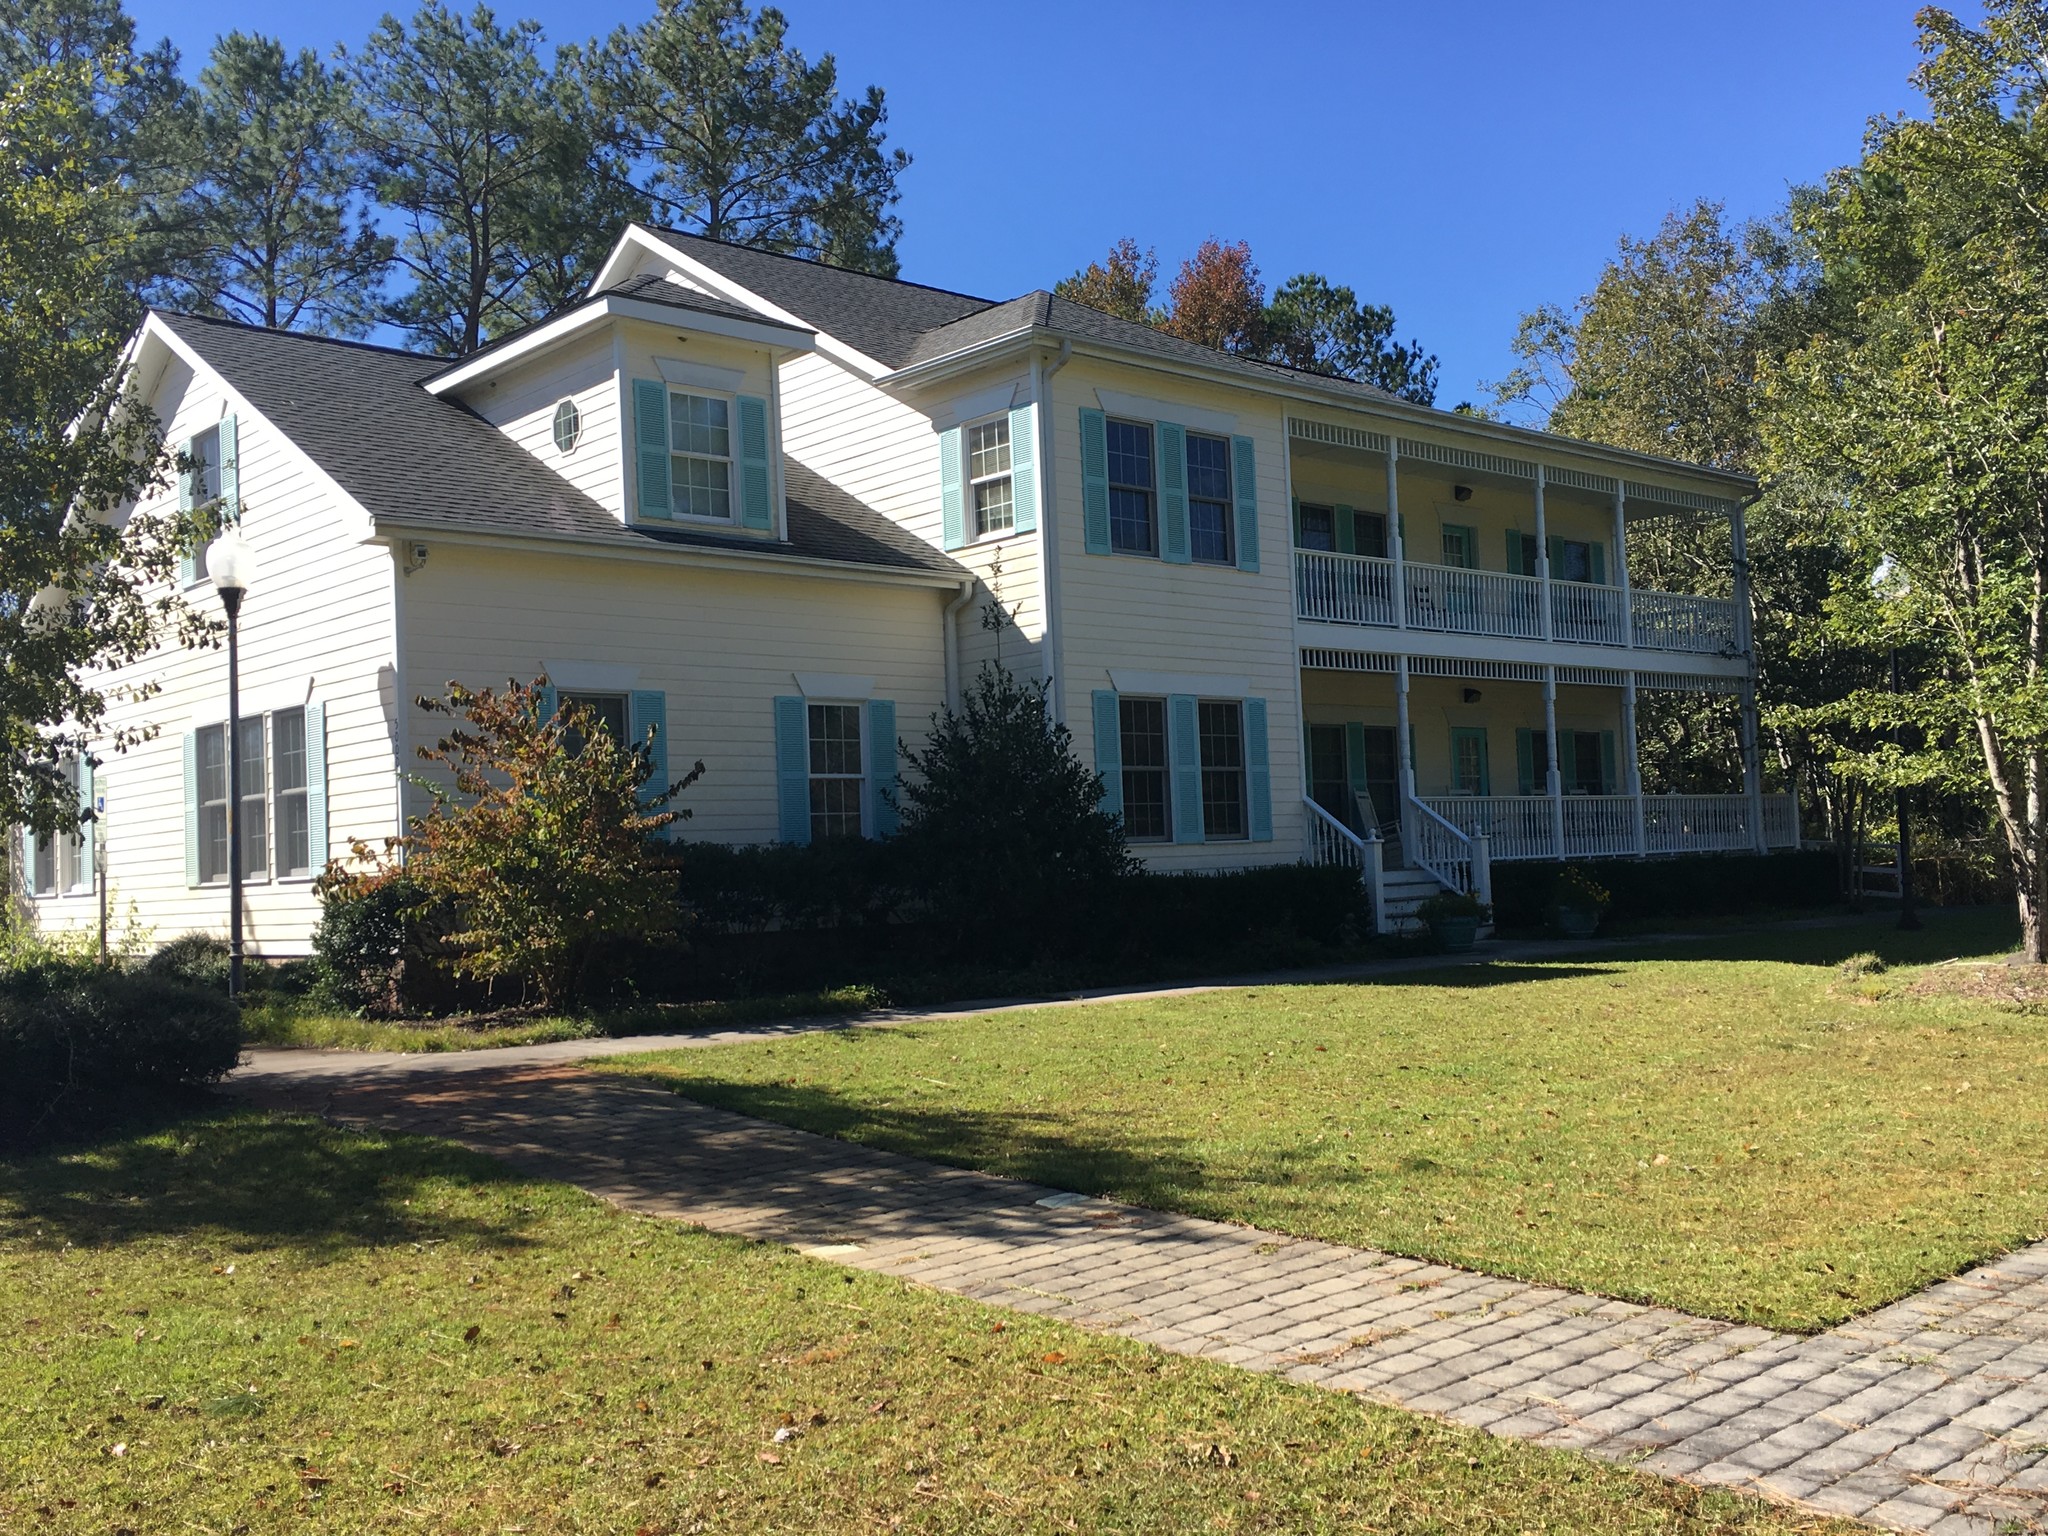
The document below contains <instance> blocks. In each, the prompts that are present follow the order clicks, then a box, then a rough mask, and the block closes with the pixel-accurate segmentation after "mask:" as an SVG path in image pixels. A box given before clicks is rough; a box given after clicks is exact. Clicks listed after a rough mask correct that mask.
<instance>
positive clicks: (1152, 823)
mask: <svg viewBox="0 0 2048 1536" xmlns="http://www.w3.org/2000/svg"><path fill="white" fill-rule="evenodd" d="M1117 724H1118V727H1119V734H1120V735H1121V736H1122V738H1123V765H1124V767H1123V779H1124V836H1126V837H1128V838H1130V839H1131V840H1132V841H1133V842H1141V843H1163V842H1165V841H1166V839H1167V836H1168V835H1169V831H1170V828H1171V826H1172V803H1173V802H1172V797H1171V794H1170V793H1169V791H1168V787H1167V779H1168V775H1167V771H1166V700H1164V699H1119V700H1117Z"/></svg>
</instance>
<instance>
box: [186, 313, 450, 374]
mask: <svg viewBox="0 0 2048 1536" xmlns="http://www.w3.org/2000/svg"><path fill="white" fill-rule="evenodd" d="M149 313H151V314H152V315H160V316H163V317H165V318H167V319H172V320H195V321H197V322H198V323H199V324H201V325H217V326H221V327H223V328H224V329H227V330H231V331H248V332H250V333H251V334H253V335H257V336H285V337H289V338H290V339H291V340H293V341H312V342H318V343H320V344H321V345H322V346H328V347H350V348H353V349H354V350H356V351H358V352H381V353H383V354H384V355H385V356H387V357H409V358H412V359H414V360H415V361H418V362H422V363H438V364H446V363H450V362H460V361H461V359H460V358H450V357H448V356H446V355H444V354H442V353H439V352H415V351H413V350H412V348H410V347H392V346H386V345H385V344H384V343H383V342H379V341H357V340H356V339H355V338H353V337H350V336H322V335H321V334H320V333H319V332H317V331H295V330H293V329H291V327H289V326H284V325H256V324H254V323H252V322H250V321H247V320H232V319H229V318H228V317H227V316H226V315H200V314H194V313H193V312H192V311H191V310H189V309H170V308H167V307H165V306H164V305H161V304H152V305H151V306H150V307H149Z"/></svg>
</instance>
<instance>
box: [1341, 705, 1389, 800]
mask: <svg viewBox="0 0 2048 1536" xmlns="http://www.w3.org/2000/svg"><path fill="white" fill-rule="evenodd" d="M1344 777H1345V779H1346V780H1347V781H1348V782H1349V783H1350V785H1351V793H1353V794H1354V795H1362V794H1364V793H1365V722H1364V721H1363V720H1347V721H1346V722H1345V723H1344ZM1386 810H1387V808H1386V807H1385V806H1383V805H1376V806H1374V807H1373V811H1374V813H1375V814H1378V815H1382V816H1383V815H1385V814H1386Z"/></svg>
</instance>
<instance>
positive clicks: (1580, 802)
mask: <svg viewBox="0 0 2048 1536" xmlns="http://www.w3.org/2000/svg"><path fill="white" fill-rule="evenodd" d="M1563 810H1564V856H1565V857H1566V858H1568V859H1576V858H1584V859H1598V858H1615V857H1618V856H1621V855H1625V854H1631V853H1634V852H1635V851H1636V801H1635V796H1633V795H1566V796H1565V797H1564V802H1563Z"/></svg>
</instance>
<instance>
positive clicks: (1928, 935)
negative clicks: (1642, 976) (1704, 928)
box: [1629, 907, 2019, 967]
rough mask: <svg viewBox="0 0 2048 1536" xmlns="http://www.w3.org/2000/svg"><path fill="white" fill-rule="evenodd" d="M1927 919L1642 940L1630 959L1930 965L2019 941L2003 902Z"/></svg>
mask: <svg viewBox="0 0 2048 1536" xmlns="http://www.w3.org/2000/svg"><path fill="white" fill-rule="evenodd" d="M1924 918H1925V925H1924V926H1923V927H1921V928H1920V929H1918V930H1916V931H1913V932H1907V933H1902V932H1900V931H1899V928H1898V920H1897V918H1896V917H1895V916H1893V915H1889V914H1879V915H1876V916H1873V917H1872V918H1871V920H1870V921H1868V922H1861V923H1849V924H1841V925H1831V926H1828V927H1824V928H1822V927H1814V928H1780V929H1776V930H1773V931H1771V932H1767V933H1731V934H1727V935H1722V936H1716V937H1712V938H1699V939H1678V940H1674V941H1672V942H1671V943H1669V944H1656V945H1645V946H1644V947H1643V948H1641V949H1640V950H1637V951H1636V952H1634V953H1632V954H1631V955H1630V956H1629V958H1630V959H1632V960H1719V961H1735V962H1748V961H1765V962H1772V963H1776V964H1780V965H1813V966H1830V967H1832V966H1838V965H1840V964H1841V963H1842V962H1843V961H1844V960H1846V959H1848V958H1849V957H1850V956H1851V955H1863V954H1874V955H1876V956H1878V957H1879V958H1880V959H1881V960H1883V961H1884V962H1885V964H1886V965H1931V964H1937V963H1939V962H1941V961H1943V960H1954V959H1958V958H1962V957H1966V956H1976V955H1985V956H1991V955H1997V954H2001V953H2003V952H2005V951H2009V950H2011V949H2013V948H2015V947H2016V946H2017V945H2018V944H2019V926H2018V923H2017V921H2016V920H2015V919H2014V918H2013V916H2012V914H2011V912H2010V911H2009V910H2007V909H2005V908H2002V907H2001V908H1984V907H1966V908H1957V909H1950V910H1946V911H1943V910H1935V911H1930V912H1927V913H1926V914H1924Z"/></svg>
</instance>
